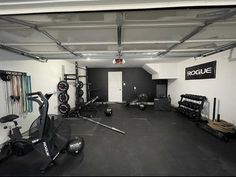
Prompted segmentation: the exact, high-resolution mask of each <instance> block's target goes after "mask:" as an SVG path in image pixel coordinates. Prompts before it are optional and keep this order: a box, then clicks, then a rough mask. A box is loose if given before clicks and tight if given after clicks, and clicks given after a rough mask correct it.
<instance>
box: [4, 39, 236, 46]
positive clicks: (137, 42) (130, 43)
mask: <svg viewBox="0 0 236 177" xmlns="http://www.w3.org/2000/svg"><path fill="white" fill-rule="evenodd" d="M234 41H236V38H232V39H227V38H226V39H223V38H222V39H193V40H187V41H185V43H207V42H234ZM174 43H176V44H178V43H180V41H163V40H162V41H123V42H122V44H124V45H133V44H174ZM3 44H4V45H7V46H56V45H57V44H56V43H54V42H38V43H37V42H19V43H3ZM61 44H62V45H66V46H80V45H82V46H83V45H116V44H117V43H116V42H62V43H61Z"/></svg>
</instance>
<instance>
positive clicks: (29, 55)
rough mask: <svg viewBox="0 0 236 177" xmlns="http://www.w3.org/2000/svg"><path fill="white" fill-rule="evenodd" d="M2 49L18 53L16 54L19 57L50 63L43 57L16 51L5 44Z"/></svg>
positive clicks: (0, 46) (0, 47)
mask: <svg viewBox="0 0 236 177" xmlns="http://www.w3.org/2000/svg"><path fill="white" fill-rule="evenodd" d="M0 49H3V50H6V51H8V52H12V53H16V54H19V55H22V56H25V57H29V58H33V59H34V60H37V61H40V62H47V61H48V59H47V58H44V57H41V56H38V55H35V54H31V53H28V52H25V51H23V50H19V49H15V48H13V47H10V46H6V45H4V44H0Z"/></svg>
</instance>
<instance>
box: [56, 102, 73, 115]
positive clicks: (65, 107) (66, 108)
mask: <svg viewBox="0 0 236 177" xmlns="http://www.w3.org/2000/svg"><path fill="white" fill-rule="evenodd" d="M58 110H59V112H60V113H61V114H67V113H68V112H70V105H69V104H60V105H59V107H58Z"/></svg>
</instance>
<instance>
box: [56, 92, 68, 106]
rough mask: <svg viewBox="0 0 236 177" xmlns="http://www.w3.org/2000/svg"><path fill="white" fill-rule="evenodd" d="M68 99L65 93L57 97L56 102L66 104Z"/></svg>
mask: <svg viewBox="0 0 236 177" xmlns="http://www.w3.org/2000/svg"><path fill="white" fill-rule="evenodd" d="M69 99H70V96H69V95H68V94H67V93H64V92H62V93H60V94H59V95H58V100H59V101H60V102H62V103H66V102H68V100H69Z"/></svg>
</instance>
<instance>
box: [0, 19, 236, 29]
mask: <svg viewBox="0 0 236 177" xmlns="http://www.w3.org/2000/svg"><path fill="white" fill-rule="evenodd" d="M234 24H236V22H235V21H222V22H216V23H214V25H218V26H220V25H234ZM201 25H204V23H202V22H200V21H199V22H191V21H189V22H168V23H166V22H164V23H160V22H154V23H143V22H142V21H139V23H124V24H123V26H124V27H125V28H126V27H128V28H129V27H178V26H179V27H181V26H201ZM38 27H39V28H40V29H44V30H47V29H59V30H60V29H87V28H102V29H104V28H112V29H115V28H116V27H117V24H106V23H103V24H71V23H64V24H60V25H50V24H48V25H38ZM28 28H29V27H27V26H1V27H0V30H8V29H13V30H14V29H28Z"/></svg>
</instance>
